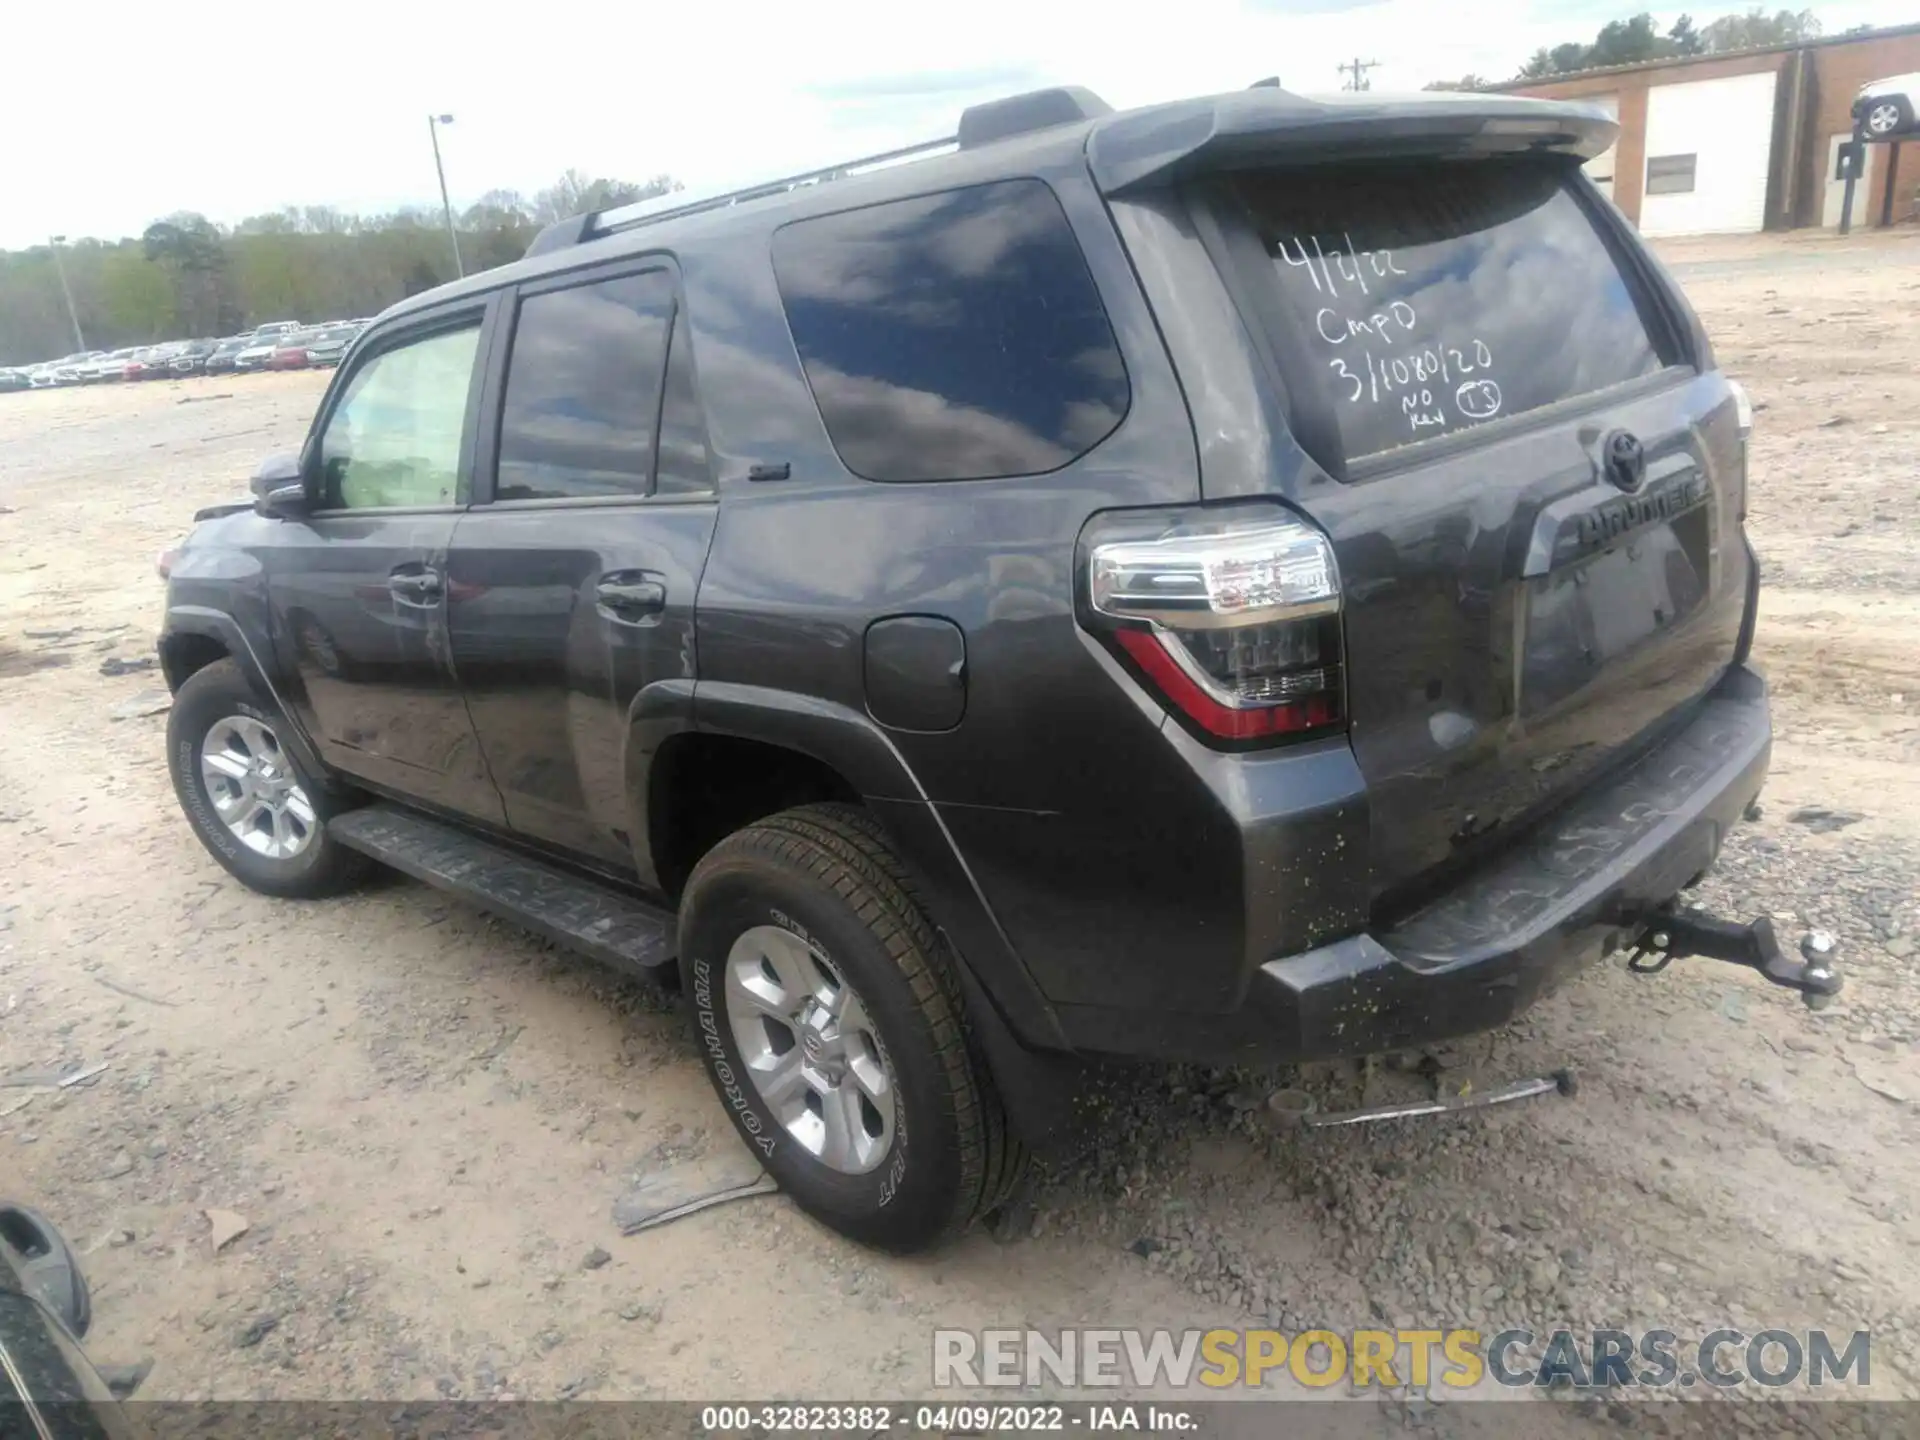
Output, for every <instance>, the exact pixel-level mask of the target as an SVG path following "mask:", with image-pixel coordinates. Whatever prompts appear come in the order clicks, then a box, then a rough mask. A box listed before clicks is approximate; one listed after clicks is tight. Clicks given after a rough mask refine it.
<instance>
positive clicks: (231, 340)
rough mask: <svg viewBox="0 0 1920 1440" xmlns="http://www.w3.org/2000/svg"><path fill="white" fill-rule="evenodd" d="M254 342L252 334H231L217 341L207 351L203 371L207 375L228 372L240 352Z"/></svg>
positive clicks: (202, 363) (202, 366) (202, 365)
mask: <svg viewBox="0 0 1920 1440" xmlns="http://www.w3.org/2000/svg"><path fill="white" fill-rule="evenodd" d="M254 343H255V341H254V338H253V336H251V335H229V336H228V337H227V338H226V339H224V340H219V341H215V342H214V346H213V349H212V350H210V351H208V352H207V357H206V359H205V360H204V361H203V362H201V366H200V369H201V372H202V373H203V374H207V375H225V374H228V373H229V372H231V371H232V369H233V362H234V360H235V359H236V358H237V357H238V356H239V354H240V352H241V351H242V350H245V349H246V348H247V347H248V346H249V345H252V344H254Z"/></svg>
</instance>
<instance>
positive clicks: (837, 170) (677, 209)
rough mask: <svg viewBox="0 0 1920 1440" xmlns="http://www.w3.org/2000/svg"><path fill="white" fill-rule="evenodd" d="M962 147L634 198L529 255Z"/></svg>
mask: <svg viewBox="0 0 1920 1440" xmlns="http://www.w3.org/2000/svg"><path fill="white" fill-rule="evenodd" d="M959 146H960V137H959V136H958V135H948V136H946V137H945V138H944V139H940V140H925V141H922V142H921V143H920V144H918V145H903V146H902V147H901V148H899V149H898V150H882V151H881V152H880V153H879V154H878V155H863V156H861V157H860V158H859V159H858V160H843V161H841V162H840V163H839V164H838V165H828V166H826V167H824V168H823V169H819V170H803V171H802V172H801V173H800V174H798V175H786V176H782V177H781V178H780V179H778V180H765V181H762V182H761V183H760V184H758V185H749V186H747V187H746V188H745V189H742V190H721V191H716V192H714V193H712V194H707V195H698V196H695V197H694V198H693V199H691V200H689V199H687V198H686V197H685V196H684V195H680V194H673V195H656V196H654V197H652V198H651V199H647V200H635V201H634V202H632V203H631V204H629V205H618V206H615V207H614V208H613V209H611V210H601V211H598V212H595V213H591V214H586V215H573V216H569V217H568V218H567V219H565V220H559V221H555V222H554V223H553V224H551V225H549V226H547V228H546V229H544V230H542V231H541V232H540V233H539V234H538V235H536V236H534V237H533V243H532V244H531V245H529V246H527V254H529V255H544V254H546V253H547V252H548V251H549V250H564V249H565V248H567V247H568V246H569V245H580V244H584V243H585V242H586V241H588V240H598V239H601V238H602V237H603V236H607V235H617V234H618V233H619V232H621V231H622V230H632V229H634V228H636V227H638V226H641V225H651V224H653V223H654V222H656V221H659V220H671V219H677V218H678V217H680V216H682V215H699V214H702V213H704V212H705V211H708V210H724V209H726V208H727V207H728V206H729V205H743V204H745V203H746V202H747V201H749V200H762V199H765V198H766V197H767V196H769V195H783V194H785V193H786V192H787V191H789V190H798V189H800V188H801V187H803V186H807V185H818V184H820V183H821V182H822V181H824V180H839V179H842V178H844V177H845V176H848V175H854V174H858V173H860V172H862V171H866V170H877V169H880V168H881V167H882V166H886V165H897V164H899V163H900V162H901V161H902V160H917V159H919V158H921V157H922V156H925V155H932V154H934V153H936V152H938V151H944V150H956V149H958V148H959Z"/></svg>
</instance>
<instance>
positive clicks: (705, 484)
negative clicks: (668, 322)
mask: <svg viewBox="0 0 1920 1440" xmlns="http://www.w3.org/2000/svg"><path fill="white" fill-rule="evenodd" d="M653 488H654V491H655V493H656V494H660V495H693V494H700V493H702V492H707V491H711V490H712V489H713V466H712V464H711V462H710V461H709V459H708V455H707V424H706V419H705V417H704V416H702V414H701V413H700V397H699V395H698V393H697V392H696V390H695V387H694V380H693V341H692V339H691V337H690V336H689V335H688V332H687V317H686V314H685V312H684V311H682V312H679V313H677V314H676V315H675V316H674V320H673V338H672V339H671V340H669V341H668V342H667V392H666V395H665V396H664V397H663V398H662V399H661V401H660V465H659V472H658V474H657V475H656V476H655V478H654V485H653Z"/></svg>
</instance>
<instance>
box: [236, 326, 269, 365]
mask: <svg viewBox="0 0 1920 1440" xmlns="http://www.w3.org/2000/svg"><path fill="white" fill-rule="evenodd" d="M280 339H281V337H280V335H279V334H277V333H276V334H273V335H269V336H267V337H266V338H265V339H262V338H260V337H259V336H255V337H254V338H253V340H252V342H251V343H249V344H248V345H246V346H245V347H244V348H242V349H241V350H240V351H239V352H238V353H237V354H236V355H235V356H234V357H233V368H234V369H235V370H264V369H266V368H267V361H269V360H271V359H272V358H273V352H274V351H275V350H277V349H279V348H280Z"/></svg>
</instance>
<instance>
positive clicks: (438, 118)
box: [427, 115, 467, 276]
mask: <svg viewBox="0 0 1920 1440" xmlns="http://www.w3.org/2000/svg"><path fill="white" fill-rule="evenodd" d="M452 123H453V116H451V115H429V116H427V134H428V136H429V137H431V138H432V140H433V173H434V174H436V175H438V176H439V177H440V213H441V214H443V215H445V216H446V217H447V239H448V240H449V241H450V242H451V243H452V245H453V273H454V274H455V275H462V276H464V275H465V274H466V273H467V267H466V266H465V265H464V264H463V263H461V260H460V232H459V231H457V230H455V229H454V228H453V202H452V201H450V200H448V199H447V167H446V166H444V165H442V164H441V163H440V127H441V126H442V125H451V124H452Z"/></svg>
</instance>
